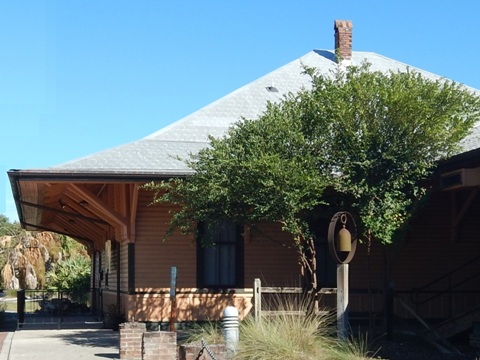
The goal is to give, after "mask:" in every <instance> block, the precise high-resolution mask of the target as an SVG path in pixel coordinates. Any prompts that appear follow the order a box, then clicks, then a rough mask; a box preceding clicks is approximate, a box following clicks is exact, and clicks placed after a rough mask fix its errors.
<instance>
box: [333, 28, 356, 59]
mask: <svg viewBox="0 0 480 360" xmlns="http://www.w3.org/2000/svg"><path fill="white" fill-rule="evenodd" d="M334 29H335V53H336V55H337V62H341V61H342V60H351V59H352V29H353V25H352V22H351V21H350V20H335V26H334Z"/></svg>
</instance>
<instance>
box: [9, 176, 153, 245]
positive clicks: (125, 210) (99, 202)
mask: <svg viewBox="0 0 480 360" xmlns="http://www.w3.org/2000/svg"><path fill="white" fill-rule="evenodd" d="M9 175H11V174H9ZM10 180H11V184H12V189H13V191H14V198H15V201H16V205H17V209H18V213H19V219H20V222H21V224H22V226H23V227H24V228H25V229H26V230H29V231H53V232H56V233H60V234H64V235H68V236H70V237H72V238H74V239H76V240H77V241H80V242H82V243H85V244H88V245H92V246H93V249H96V250H100V249H102V248H103V247H104V244H105V241H106V240H109V239H110V240H112V239H115V240H118V241H121V242H134V241H135V218H136V209H137V201H138V187H139V185H141V184H142V183H144V182H136V181H125V182H121V181H116V182H114V181H102V180H100V179H98V180H95V179H91V180H90V181H87V180H85V179H58V178H57V179H53V178H52V179H48V177H46V178H33V179H32V178H22V177H15V178H14V177H13V176H11V179H10Z"/></svg>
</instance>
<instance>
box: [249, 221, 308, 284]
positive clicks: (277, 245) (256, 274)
mask: <svg viewBox="0 0 480 360" xmlns="http://www.w3.org/2000/svg"><path fill="white" fill-rule="evenodd" d="M244 248H245V253H244V255H245V256H244V257H245V261H244V264H245V287H246V288H252V287H253V282H254V279H255V278H259V279H260V280H261V281H262V284H264V285H265V286H300V268H299V265H298V255H297V252H296V250H295V248H294V246H293V241H292V238H291V235H290V234H287V233H285V232H283V231H282V230H281V228H280V225H278V224H260V225H257V226H255V227H253V228H251V229H250V231H249V234H248V235H247V236H246V237H245V244H244Z"/></svg>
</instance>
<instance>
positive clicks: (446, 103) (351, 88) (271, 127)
mask: <svg viewBox="0 0 480 360" xmlns="http://www.w3.org/2000/svg"><path fill="white" fill-rule="evenodd" d="M305 71H306V73H308V74H310V76H311V78H312V88H311V89H305V90H302V91H300V92H299V93H295V94H288V95H287V96H286V97H285V98H284V99H283V101H281V102H280V103H278V104H268V106H267V109H266V111H265V113H264V114H263V115H262V116H261V117H260V118H259V119H255V120H247V119H243V120H242V121H240V122H238V123H236V124H235V125H234V126H233V127H232V128H231V129H230V130H229V132H228V134H227V135H226V136H225V137H223V138H219V139H215V138H211V139H210V146H209V147H208V148H205V149H203V150H201V151H200V152H199V153H198V154H195V155H192V156H191V157H190V158H189V159H185V161H186V163H187V164H188V166H189V167H190V168H192V169H193V170H194V175H192V176H190V177H188V178H187V179H173V180H171V181H165V182H162V183H157V184H149V185H147V188H149V189H151V190H153V191H154V197H153V202H154V203H171V204H174V205H178V209H179V210H177V211H175V212H174V213H173V218H172V222H171V229H172V230H173V229H175V228H181V229H182V230H183V231H195V224H196V223H197V222H198V221H205V222H206V223H209V224H214V223H216V222H218V221H222V220H225V219H228V220H233V221H236V222H239V223H246V224H255V223H257V222H260V221H273V222H279V223H281V224H282V225H283V228H284V230H285V231H288V232H289V233H291V234H292V236H293V238H294V240H295V244H296V246H297V251H298V254H299V260H300V264H301V265H302V269H303V270H304V272H305V275H309V281H311V285H312V287H313V288H316V287H317V281H316V263H315V248H314V240H313V239H314V234H313V232H312V224H313V222H314V220H315V219H316V218H317V217H318V216H319V215H320V214H325V215H328V214H329V215H330V216H331V215H333V213H334V211H335V210H336V209H340V208H342V209H345V210H350V211H352V212H354V213H355V214H358V217H359V223H358V225H359V229H360V230H361V232H360V234H359V235H360V237H361V238H363V239H366V240H368V241H373V240H377V241H380V242H382V243H384V244H388V243H392V242H393V241H394V240H395V236H396V235H397V234H398V233H399V230H400V229H401V228H402V226H403V225H404V224H405V223H406V221H407V220H408V218H409V217H410V215H411V214H412V211H413V210H414V207H415V204H416V203H417V202H418V201H419V200H420V199H422V197H423V196H424V195H425V194H426V191H427V190H428V189H427V188H425V187H424V185H423V183H422V181H421V180H423V179H426V178H428V176H430V175H431V173H432V171H433V170H434V168H435V165H436V164H437V162H438V161H439V160H441V159H444V158H447V157H449V156H451V155H452V154H454V153H455V152H457V151H458V150H459V142H460V141H461V140H462V139H463V138H464V137H465V136H467V135H468V133H469V131H470V129H471V128H472V126H473V124H474V123H475V122H476V121H478V120H479V119H480V99H479V97H478V96H476V95H475V94H473V93H471V92H469V91H467V90H466V89H465V88H463V87H462V86H461V85H459V84H456V83H454V82H450V81H446V80H443V79H442V80H431V79H427V78H425V77H422V76H421V75H420V74H419V73H416V72H414V71H407V72H389V73H382V72H373V71H370V68H369V65H368V64H363V65H362V66H359V67H353V66H352V67H349V68H347V69H346V70H345V71H342V70H338V71H337V72H334V73H331V74H327V75H325V74H319V73H317V72H316V71H315V69H310V68H306V69H305Z"/></svg>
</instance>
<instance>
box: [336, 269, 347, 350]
mask: <svg viewBox="0 0 480 360" xmlns="http://www.w3.org/2000/svg"><path fill="white" fill-rule="evenodd" d="M348 328H349V326H348V264H339V265H337V336H338V338H339V339H340V340H346V339H347V337H348Z"/></svg>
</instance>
